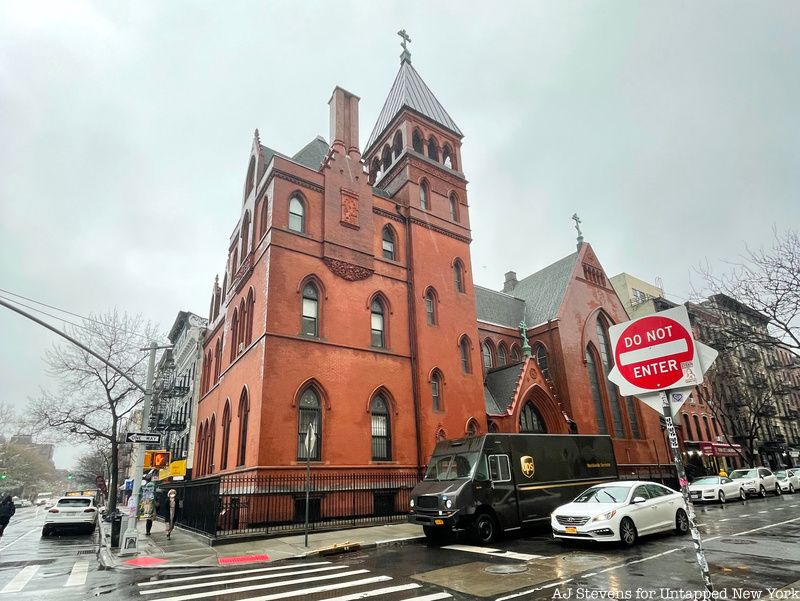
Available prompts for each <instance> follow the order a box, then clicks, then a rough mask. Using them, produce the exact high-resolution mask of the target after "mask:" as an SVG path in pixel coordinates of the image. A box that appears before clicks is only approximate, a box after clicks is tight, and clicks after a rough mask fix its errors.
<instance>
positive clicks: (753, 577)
mask: <svg viewBox="0 0 800 601" xmlns="http://www.w3.org/2000/svg"><path fill="white" fill-rule="evenodd" d="M697 515H698V522H699V523H700V524H702V527H701V531H702V532H703V540H704V542H705V545H706V549H707V556H708V562H709V565H710V568H711V573H712V578H713V580H714V584H715V587H716V589H717V590H718V591H720V593H721V594H722V595H724V596H722V597H721V598H727V599H737V598H739V599H741V598H760V599H779V598H787V599H793V598H794V599H800V582H799V581H800V494H797V495H794V496H789V495H786V496H783V497H772V496H770V497H767V498H766V499H750V500H748V501H746V502H745V503H740V502H735V503H729V504H727V505H725V506H720V505H716V504H714V505H708V506H699V507H698V508H697ZM41 520H42V512H41V510H38V511H37V510H35V509H27V510H19V511H18V512H17V515H16V516H15V517H14V519H13V520H12V525H11V526H10V527H9V528H8V530H7V531H6V536H4V537H3V538H2V539H0V601H5V599H9V600H11V599H13V600H14V601H17V600H19V601H39V600H42V601H45V600H57V601H72V600H73V599H75V600H78V599H80V600H84V599H92V598H104V599H109V600H115V601H116V600H123V599H125V600H130V599H138V600H140V601H146V600H151V601H161V600H165V599H169V600H171V601H191V600H194V599H210V600H212V601H213V600H222V599H225V600H231V601H233V600H248V601H254V600H256V599H258V600H259V601H271V600H273V599H310V600H316V599H320V600H322V599H325V600H330V599H335V600H337V601H348V600H355V599H365V598H375V599H381V600H384V601H395V600H398V601H399V600H403V599H422V600H429V601H435V600H437V599H456V600H464V599H492V600H495V601H506V600H512V599H559V598H561V599H563V598H569V599H601V598H602V599H606V598H617V599H686V598H691V597H690V596H689V595H691V594H692V592H694V593H699V591H701V590H702V580H701V577H700V573H699V570H698V568H697V565H696V562H695V557H694V551H693V545H692V543H691V539H690V538H689V537H678V536H675V535H672V534H661V535H655V536H651V537H646V538H643V539H642V540H640V542H639V543H638V544H637V546H636V547H634V548H632V549H622V548H620V547H618V546H606V545H604V546H598V545H591V544H588V543H584V544H571V545H568V546H564V545H562V544H561V543H558V542H556V541H554V540H553V539H552V538H551V537H550V536H549V535H548V533H547V532H524V533H522V534H519V535H516V536H513V537H508V538H505V539H503V540H501V541H500V542H498V543H496V544H495V545H494V547H493V549H495V550H496V551H491V550H487V549H485V548H480V547H474V546H472V544H471V543H470V541H468V540H461V539H454V540H452V541H447V542H446V543H444V544H443V545H441V546H429V545H426V544H424V543H418V542H417V543H414V544H407V545H403V546H393V547H384V548H379V549H373V550H365V551H360V552H356V553H351V554H348V555H343V556H338V557H329V558H309V559H306V560H298V561H290V562H279V563H275V564H269V563H266V564H248V565H241V566H236V567H229V568H225V569H223V568H213V569H208V568H206V569H171V570H160V569H156V570H153V569H149V570H133V569H127V570H121V569H117V570H105V571H103V570H99V569H98V567H97V562H96V558H95V555H94V552H95V550H96V541H95V539H94V537H91V536H86V535H77V536H61V537H53V538H46V539H42V538H41V537H40V534H41ZM792 584H794V589H795V590H796V593H794V594H795V596H794V597H792V596H791V591H784V592H783V593H778V592H775V591H773V595H772V596H771V597H770V595H769V591H770V589H781V588H783V587H787V586H790V585H792ZM747 595H752V596H747ZM759 595H760V596H759ZM787 595H788V596H787Z"/></svg>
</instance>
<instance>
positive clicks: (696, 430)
mask: <svg viewBox="0 0 800 601" xmlns="http://www.w3.org/2000/svg"><path fill="white" fill-rule="evenodd" d="M692 420H693V421H694V434H695V436H696V438H695V440H701V439H702V438H703V431H702V430H701V429H700V418H699V417H697V414H696V413H695V414H693V415H692Z"/></svg>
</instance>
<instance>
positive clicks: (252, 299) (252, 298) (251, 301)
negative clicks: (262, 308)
mask: <svg viewBox="0 0 800 601" xmlns="http://www.w3.org/2000/svg"><path fill="white" fill-rule="evenodd" d="M255 305H256V295H255V293H254V292H253V289H252V288H250V290H249V291H248V292H247V302H246V303H245V313H246V314H247V319H246V320H245V324H244V345H245V346H248V345H249V344H250V342H251V341H252V340H253V310H254V309H255Z"/></svg>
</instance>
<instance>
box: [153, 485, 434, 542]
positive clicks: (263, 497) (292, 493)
mask: <svg viewBox="0 0 800 601" xmlns="http://www.w3.org/2000/svg"><path fill="white" fill-rule="evenodd" d="M419 479H420V474H419V473H418V472H417V471H416V470H406V471H396V472H388V473H387V472H380V473H377V472H376V473H361V472H358V473H352V472H351V473H341V472H339V473H317V474H313V473H312V474H311V480H310V493H309V502H308V520H309V530H310V531H315V530H326V529H335V528H341V527H352V526H359V525H364V526H366V525H373V524H387V523H394V522H401V521H403V520H404V519H405V516H406V514H407V513H408V504H409V500H410V493H411V489H413V488H414V486H416V484H417V482H418V481H419ZM170 488H174V489H175V491H176V492H177V496H178V512H177V522H178V524H180V525H182V526H184V527H186V528H189V529H191V530H195V531H198V532H203V533H205V534H208V535H210V536H215V537H218V538H224V537H228V536H234V535H241V534H279V533H287V532H302V531H303V528H304V523H305V514H306V476H305V473H292V474H276V475H258V476H256V475H252V474H244V475H235V474H234V475H224V476H216V477H212V478H202V479H200V480H195V481H190V482H174V483H169V484H165V485H164V486H163V487H161V488H159V489H158V495H159V496H158V512H159V515H161V517H163V518H165V519H166V517H167V507H168V504H167V492H168V490H169V489H170Z"/></svg>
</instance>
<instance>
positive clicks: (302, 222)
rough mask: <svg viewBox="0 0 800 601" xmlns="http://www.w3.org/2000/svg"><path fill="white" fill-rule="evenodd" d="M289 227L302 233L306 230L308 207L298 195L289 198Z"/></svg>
mask: <svg viewBox="0 0 800 601" xmlns="http://www.w3.org/2000/svg"><path fill="white" fill-rule="evenodd" d="M289 229H290V230H292V231H293V232H300V233H301V234H302V233H305V231H306V207H305V205H304V204H303V201H302V200H300V197H299V196H297V195H295V196H292V198H291V199H290V200H289Z"/></svg>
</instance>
